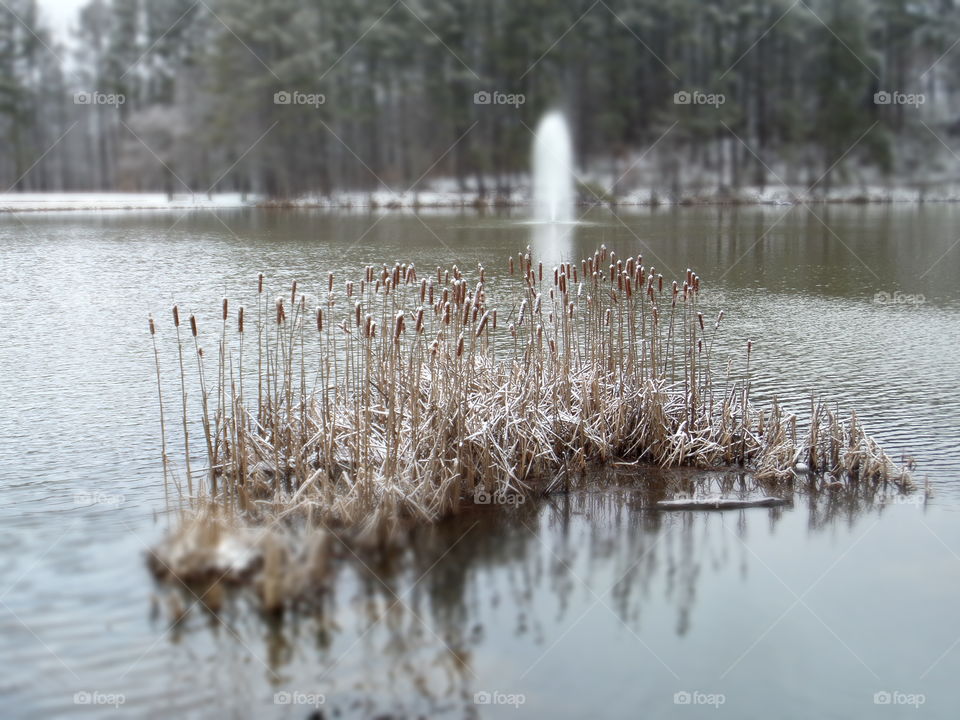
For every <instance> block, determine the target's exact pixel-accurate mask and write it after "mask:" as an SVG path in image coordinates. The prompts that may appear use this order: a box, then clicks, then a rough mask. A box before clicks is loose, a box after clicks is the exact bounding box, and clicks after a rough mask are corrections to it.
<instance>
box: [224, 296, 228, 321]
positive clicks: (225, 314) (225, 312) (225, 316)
mask: <svg viewBox="0 0 960 720" xmlns="http://www.w3.org/2000/svg"><path fill="white" fill-rule="evenodd" d="M223 321H224V322H226V321H227V299H226V298H224V299H223Z"/></svg>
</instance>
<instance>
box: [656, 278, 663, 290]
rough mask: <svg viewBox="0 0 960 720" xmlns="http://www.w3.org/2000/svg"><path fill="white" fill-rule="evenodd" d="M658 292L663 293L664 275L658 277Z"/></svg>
mask: <svg viewBox="0 0 960 720" xmlns="http://www.w3.org/2000/svg"><path fill="white" fill-rule="evenodd" d="M657 292H663V275H659V274H658V275H657Z"/></svg>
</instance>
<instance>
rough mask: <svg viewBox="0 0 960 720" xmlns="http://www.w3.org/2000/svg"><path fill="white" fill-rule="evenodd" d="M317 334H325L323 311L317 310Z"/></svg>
mask: <svg viewBox="0 0 960 720" xmlns="http://www.w3.org/2000/svg"><path fill="white" fill-rule="evenodd" d="M317 332H323V310H321V309H320V308H317Z"/></svg>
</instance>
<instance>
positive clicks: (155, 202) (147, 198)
mask: <svg viewBox="0 0 960 720" xmlns="http://www.w3.org/2000/svg"><path fill="white" fill-rule="evenodd" d="M251 204H253V203H252V201H251V200H250V199H247V200H244V198H243V197H242V196H241V195H240V194H239V193H223V194H218V195H213V196H211V197H207V196H206V195H200V194H198V195H188V194H180V195H174V196H173V198H172V199H169V198H168V197H167V195H166V194H165V193H0V212H36V211H44V210H193V209H197V210H202V209H208V208H209V209H213V208H239V207H247V206H249V205H251Z"/></svg>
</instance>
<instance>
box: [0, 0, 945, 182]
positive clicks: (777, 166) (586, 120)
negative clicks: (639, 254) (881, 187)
mask: <svg viewBox="0 0 960 720" xmlns="http://www.w3.org/2000/svg"><path fill="white" fill-rule="evenodd" d="M958 40H960V16H958V13H957V4H956V2H955V0H799V1H798V2H788V0H762V1H761V0H671V2H669V3H665V2H662V0H565V1H564V2H556V1H555V0H485V1H484V2H475V1H474V0H442V1H441V0H433V1H431V0H396V1H395V2H392V1H391V0H323V2H309V3H305V2H303V0H271V2H270V3H263V2H258V1H256V0H204V2H196V0H158V1H153V2H148V1H147V0H90V2H89V3H88V4H87V5H86V6H85V7H83V9H82V10H81V12H80V15H79V17H78V19H77V22H76V23H75V28H74V30H73V32H72V34H71V35H70V36H69V37H58V36H55V35H54V34H53V33H52V32H51V30H50V29H49V26H48V24H47V23H46V22H45V19H44V17H43V14H42V13H41V10H40V7H39V6H38V3H37V0H6V1H5V2H4V3H3V4H2V7H0V137H2V145H0V185H2V187H0V190H6V189H7V188H9V189H10V190H11V191H56V190H90V191H93V190H122V191H161V190H162V191H166V192H170V193H178V192H188V191H189V192H201V193H203V192H252V193H261V194H265V195H268V196H272V197H278V198H282V197H289V196H293V195H297V194H300V193H305V192H314V193H332V192H335V191H338V190H365V191H371V190H378V189H386V188H390V189H392V190H406V189H407V188H411V187H414V188H420V187H423V186H424V184H425V183H426V182H427V181H428V180H430V179H432V178H438V177H443V178H449V179H451V180H453V181H455V182H456V183H457V185H459V186H460V187H461V188H466V187H473V188H477V189H479V190H480V191H481V192H483V193H487V194H496V193H501V192H507V191H509V190H510V189H511V188H513V187H515V186H516V185H517V183H518V182H522V178H523V176H524V173H526V172H527V169H528V166H529V148H530V145H531V142H532V139H533V136H532V133H533V131H534V129H535V126H536V122H537V119H538V117H539V116H540V115H541V114H542V113H543V112H544V111H545V110H547V109H550V108H555V107H559V108H561V109H563V110H564V111H565V113H566V115H567V117H568V119H569V121H570V124H571V126H572V128H573V130H574V138H575V155H576V160H577V164H578V167H579V168H581V169H582V170H583V171H584V172H588V173H590V174H593V175H595V176H597V177H603V178H606V179H607V181H608V185H611V187H608V189H609V190H612V191H614V192H619V191H624V190H628V189H629V187H630V185H631V183H635V182H637V181H638V177H639V176H638V173H642V172H646V173H647V175H648V176H649V177H650V178H652V179H653V182H655V183H656V184H658V185H660V186H661V187H663V188H664V190H665V191H670V190H678V189H679V188H681V187H682V186H683V185H684V184H685V183H688V182H690V181H691V178H694V179H696V178H701V179H702V178H705V177H709V178H710V182H711V183H713V184H715V185H716V186H718V187H724V188H739V187H742V186H745V185H759V186H765V185H768V184H776V183H779V182H780V181H781V180H785V181H787V182H790V183H799V184H804V185H810V184H814V183H815V184H817V186H818V187H824V188H827V187H829V186H830V185H831V184H832V183H840V182H851V181H855V180H856V178H858V177H860V176H861V174H862V173H865V172H869V173H871V174H872V175H871V176H875V177H879V178H885V179H891V180H894V181H899V182H905V183H910V182H921V181H924V179H925V178H929V177H935V176H946V175H949V173H950V172H952V169H951V168H952V165H951V162H953V160H954V159H955V157H956V156H953V157H951V155H952V154H953V152H954V151H953V150H950V152H947V151H948V150H949V149H950V147H951V146H953V147H955V148H956V152H957V153H958V154H960V141H958V139H957V135H958V134H960V116H958V112H960V108H958V109H957V110H954V108H956V107H957V104H956V100H957V98H958V95H957V89H958V81H957V77H958V73H957V70H958V69H960V45H956V46H955V44H956V43H957V41H958ZM614 181H616V182H614Z"/></svg>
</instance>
